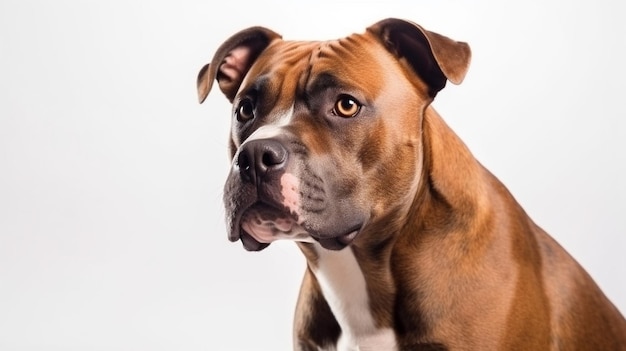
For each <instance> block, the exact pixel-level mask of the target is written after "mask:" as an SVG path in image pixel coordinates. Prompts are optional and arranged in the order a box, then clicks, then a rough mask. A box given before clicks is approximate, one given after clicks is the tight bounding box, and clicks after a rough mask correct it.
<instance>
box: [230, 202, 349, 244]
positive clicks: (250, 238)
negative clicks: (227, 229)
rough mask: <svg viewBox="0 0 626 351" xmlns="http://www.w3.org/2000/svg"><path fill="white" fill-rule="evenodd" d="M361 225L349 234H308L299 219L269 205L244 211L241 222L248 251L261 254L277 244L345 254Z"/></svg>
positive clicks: (243, 241) (240, 228)
mask: <svg viewBox="0 0 626 351" xmlns="http://www.w3.org/2000/svg"><path fill="white" fill-rule="evenodd" d="M360 229H361V225H358V226H355V227H353V228H349V229H348V230H347V231H346V232H345V234H340V235H333V236H330V237H329V236H327V235H324V234H318V233H315V232H312V231H311V230H307V225H306V222H301V221H298V218H297V216H296V215H294V214H292V213H290V212H288V211H287V210H284V209H278V208H276V207H274V206H271V205H268V204H265V203H261V202H258V203H255V204H253V205H252V206H250V207H249V208H247V209H246V210H245V211H243V213H242V215H241V218H240V219H239V235H236V236H235V237H234V238H231V239H232V240H233V241H236V240H237V239H241V242H242V244H243V246H244V248H245V249H246V250H248V251H260V250H263V249H264V248H266V247H267V246H269V244H270V243H272V242H273V241H276V240H281V239H282V240H293V241H300V242H315V241H317V242H319V243H320V245H321V246H322V247H323V248H325V249H329V250H341V249H343V248H345V247H346V246H348V245H350V244H351V243H352V242H353V241H354V239H355V238H356V237H357V235H358V234H359V231H360Z"/></svg>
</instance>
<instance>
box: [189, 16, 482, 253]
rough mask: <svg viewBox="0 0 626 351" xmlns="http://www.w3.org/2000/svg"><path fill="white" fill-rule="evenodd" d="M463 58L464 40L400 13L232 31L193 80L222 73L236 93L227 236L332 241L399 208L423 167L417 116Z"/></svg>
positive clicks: (347, 238)
mask: <svg viewBox="0 0 626 351" xmlns="http://www.w3.org/2000/svg"><path fill="white" fill-rule="evenodd" d="M469 59H470V51H469V47H468V46H467V44H465V43H460V42H456V41H453V40H451V39H449V38H446V37H444V36H441V35H439V34H436V33H433V32H429V31H427V30H424V29H423V28H421V27H420V26H418V25H416V24H414V23H411V22H407V21H403V20H398V19H386V20H383V21H380V22H378V23H376V24H374V25H372V26H371V27H369V28H367V31H366V32H365V33H363V34H353V35H351V36H349V37H347V38H344V39H340V40H334V41H320V42H311V41H307V42H301V41H285V40H282V38H281V36H280V35H278V34H276V33H275V32H273V31H271V30H269V29H266V28H262V27H253V28H249V29H246V30H243V31H241V32H239V33H237V34H235V35H233V36H232V37H231V38H229V39H228V40H227V41H226V42H225V43H224V44H222V45H221V46H220V48H219V49H218V50H217V52H216V54H215V56H214V58H213V60H212V61H211V63H209V64H207V65H205V66H204V67H203V68H202V70H201V71H200V73H199V75H198V82H197V84H198V96H199V99H200V102H203V101H204V99H205V98H206V96H207V95H208V94H209V91H210V90H211V86H212V85H213V83H214V81H215V80H217V82H218V85H219V87H220V89H221V91H222V92H223V93H224V95H226V97H227V98H228V100H229V101H230V102H231V103H232V104H233V110H232V131H231V136H230V147H231V157H232V168H231V171H230V174H229V176H228V179H227V181H226V185H225V188H224V204H225V207H226V216H227V228H228V230H229V239H230V240H232V241H236V240H239V239H241V241H242V242H243V245H244V247H245V248H246V249H247V250H251V251H258V250H261V249H263V248H265V247H266V246H267V245H269V243H271V242H272V241H274V240H276V239H281V238H285V239H292V240H298V241H309V242H313V241H317V242H319V243H320V244H321V245H322V246H323V247H325V248H327V249H336V250H337V249H342V248H344V247H345V246H347V245H349V244H350V243H351V242H353V241H354V240H361V239H357V238H360V237H362V236H363V237H365V236H367V235H365V234H364V232H366V231H367V230H368V228H372V227H373V225H374V224H376V223H377V222H380V220H381V219H382V218H386V220H387V221H388V220H389V218H390V217H393V216H395V215H398V216H401V215H402V214H403V213H406V211H408V205H407V203H408V204H409V205H410V204H411V203H412V200H411V198H412V197H414V196H415V193H416V191H417V188H418V185H419V180H420V176H421V173H422V161H423V150H422V142H421V141H422V136H421V131H422V130H421V121H422V118H421V117H422V115H423V113H424V110H425V109H426V108H427V107H428V105H429V104H430V103H431V101H432V99H433V98H434V97H435V95H436V94H437V92H438V91H439V90H441V89H442V88H443V87H444V86H445V84H446V81H447V80H450V81H451V82H453V83H455V84H458V83H460V82H461V81H462V80H463V78H464V76H465V73H466V70H467V67H468V65H469ZM361 234H363V235H361ZM363 240H365V239H363Z"/></svg>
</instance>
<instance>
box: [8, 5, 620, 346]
mask: <svg viewBox="0 0 626 351" xmlns="http://www.w3.org/2000/svg"><path fill="white" fill-rule="evenodd" d="M384 3H389V1H385V2H383V1H380V2H377V1H360V2H359V1H338V2H337V1H334V2H333V1H317V2H299V3H296V2H292V3H291V4H289V5H286V4H282V3H278V2H275V3H273V2H261V1H253V2H249V3H247V2H245V1H231V2H225V3H221V4H220V5H219V6H218V5H217V2H214V1H209V0H204V1H176V2H174V1H170V2H164V1H152V2H148V1H139V0H124V1H97V2H96V1H78V0H76V1H67V0H60V1H43V0H39V1H37V0H3V1H2V2H0V349H2V350H46V351H49V350H64V351H68V350H81V351H83V350H288V349H290V347H291V321H292V314H293V308H294V305H295V301H296V294H297V290H298V287H299V283H300V278H301V275H302V271H303V269H304V259H303V257H302V255H301V254H300V252H299V251H298V249H297V248H296V247H295V245H294V244H292V243H286V242H283V243H276V244H273V245H272V246H270V248H268V249H266V250H265V251H262V252H260V253H248V252H245V251H244V250H243V248H242V247H241V245H240V243H236V244H232V243H230V242H228V240H227V239H226V233H225V229H224V220H223V209H222V203H221V196H222V184H223V181H224V179H225V175H226V172H227V169H228V167H229V162H228V159H227V147H226V146H227V133H228V128H229V125H228V124H229V117H228V115H229V113H230V107H229V106H228V104H227V101H226V99H225V98H224V97H223V96H222V95H221V93H220V92H219V91H218V90H216V91H214V92H213V93H212V94H211V95H210V96H209V99H208V100H207V101H206V103H205V104H204V105H198V104H197V102H196V91H195V79H196V74H197V71H198V70H199V68H200V67H201V66H202V65H203V64H205V63H206V62H208V61H209V60H210V58H211V57H212V55H213V52H214V50H215V49H216V48H217V47H218V46H219V44H221V43H222V41H223V40H224V39H226V38H227V37H228V36H230V35H231V34H233V33H234V32H236V31H238V30H240V29H243V28H245V27H248V26H252V25H264V26H267V27H269V28H272V29H274V30H275V31H277V32H279V33H282V34H283V35H284V37H285V38H286V39H334V38H338V37H343V36H346V35H348V34H351V33H353V32H362V31H363V30H364V28H365V27H366V26H368V25H370V24H372V23H374V22H376V21H378V20H380V19H382V18H385V17H391V16H393V17H401V18H406V19H410V20H413V21H415V22H417V23H420V24H422V25H423V26H425V27H426V28H428V29H430V30H433V31H436V32H439V33H442V34H445V35H447V36H450V37H452V38H454V39H457V40H462V41H467V42H468V43H469V44H470V45H471V47H472V50H473V61H472V66H471V67H470V72H469V74H468V76H467V78H466V81H465V82H464V83H463V84H462V85H460V86H452V85H448V87H447V88H446V89H445V90H444V91H442V92H441V93H440V94H439V96H438V99H437V100H436V101H435V106H436V108H437V109H438V110H439V112H440V113H441V114H442V115H443V116H444V118H445V119H446V120H447V122H448V123H449V124H450V125H451V126H452V127H453V129H455V130H456V132H457V133H458V134H459V135H460V136H461V138H463V139H464V141H465V142H466V143H467V144H468V146H469V147H470V148H471V150H473V152H474V154H475V155H476V157H477V158H478V159H479V160H480V161H481V162H482V163H483V164H485V165H486V166H487V167H488V168H489V169H490V170H491V171H492V172H493V173H494V174H496V176H498V177H499V178H500V179H501V180H502V181H503V182H504V183H505V184H506V185H507V186H508V188H509V189H510V190H511V192H512V193H513V194H514V195H515V196H516V197H517V199H518V200H519V202H520V203H521V204H522V206H524V207H525V209H526V210H527V212H528V213H529V214H530V215H531V217H533V218H534V220H535V221H536V222H537V223H538V224H539V225H541V226H542V227H543V228H544V229H546V230H547V231H548V232H549V233H551V234H552V235H553V236H554V237H555V238H556V239H557V240H558V241H559V242H560V243H561V244H562V245H563V246H564V247H565V248H566V249H567V250H568V251H569V252H570V253H572V255H573V256H574V257H576V258H577V259H578V260H579V262H581V264H582V265H583V266H584V267H586V268H587V270H588V271H589V272H590V273H591V275H592V276H593V277H594V278H595V279H596V281H597V282H598V283H599V285H600V286H601V287H602V288H603V289H604V290H605V292H606V294H607V295H608V296H609V297H610V298H611V299H612V300H613V301H614V303H615V304H616V305H617V306H618V307H619V308H620V309H621V310H622V311H626V279H625V277H626V253H625V251H626V219H625V218H626V216H625V214H624V209H625V208H626V207H625V206H626V205H625V201H626V187H625V186H624V180H625V179H626V170H625V164H626V163H625V161H626V141H625V140H626V126H625V122H624V121H625V120H626V105H625V104H624V93H625V92H626V65H624V63H625V62H626V39H625V38H626V24H625V23H626V22H625V21H624V20H623V17H624V14H625V13H624V10H623V5H622V4H620V2H619V1H617V0H616V1H609V0H599V1H593V2H591V1H587V2H584V3H583V2H580V3H578V2H572V1H561V2H555V1H524V2H515V3H512V2H498V1H472V2H469V1H468V2H461V1H438V2H434V1H423V2H420V1H414V2H411V3H409V2H406V3H397V4H396V5H389V4H384ZM435 3H436V4H435Z"/></svg>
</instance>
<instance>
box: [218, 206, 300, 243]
mask: <svg viewBox="0 0 626 351" xmlns="http://www.w3.org/2000/svg"><path fill="white" fill-rule="evenodd" d="M255 209H256V210H260V209H262V210H263V211H265V212H270V213H275V214H276V217H277V218H280V217H282V218H287V217H290V218H292V219H293V220H294V222H295V221H296V218H295V217H294V216H293V215H292V214H291V213H289V212H288V211H286V210H283V209H279V208H277V207H276V206H273V205H270V204H267V203H265V202H263V201H256V202H253V203H252V204H250V205H249V206H248V207H246V208H245V209H243V210H241V211H239V214H238V216H237V220H236V225H235V226H234V230H233V233H231V235H230V236H229V239H230V241H232V242H236V241H237V240H241V242H242V244H243V246H244V248H245V249H246V250H248V251H260V250H263V249H264V248H266V247H267V246H269V244H270V242H261V241H259V240H257V239H256V238H255V237H254V236H253V235H252V233H248V232H247V231H246V230H245V229H244V226H243V223H242V220H243V218H244V217H245V215H246V213H247V212H248V211H251V210H255Z"/></svg>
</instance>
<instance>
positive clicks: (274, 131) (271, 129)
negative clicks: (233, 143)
mask: <svg viewBox="0 0 626 351" xmlns="http://www.w3.org/2000/svg"><path fill="white" fill-rule="evenodd" d="M292 117H293V105H292V106H291V107H290V108H289V110H287V111H285V112H284V113H283V114H281V115H280V116H278V118H277V119H276V121H274V123H271V124H265V125H262V126H260V127H259V129H257V130H255V131H254V133H252V135H250V136H249V137H248V139H247V140H246V141H250V140H258V139H270V138H273V137H276V136H278V135H280V134H282V132H283V131H282V129H283V127H284V126H286V125H288V124H289V123H290V122H291V118H292Z"/></svg>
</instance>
